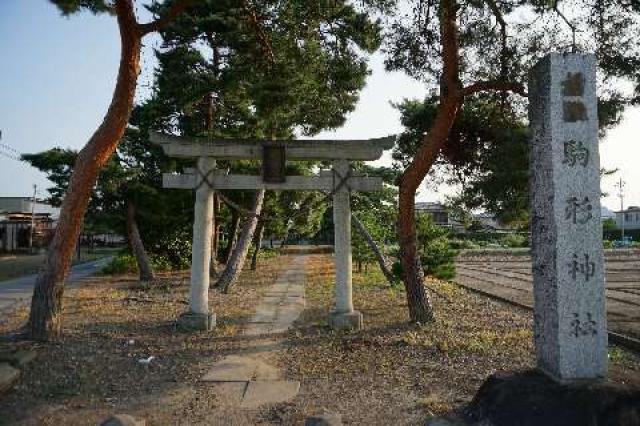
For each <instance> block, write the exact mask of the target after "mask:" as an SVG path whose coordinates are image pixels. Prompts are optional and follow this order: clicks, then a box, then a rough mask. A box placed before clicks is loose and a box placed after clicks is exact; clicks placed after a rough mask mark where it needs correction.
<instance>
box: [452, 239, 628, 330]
mask: <svg viewBox="0 0 640 426" xmlns="http://www.w3.org/2000/svg"><path fill="white" fill-rule="evenodd" d="M605 266H606V283H607V291H606V296H607V322H608V328H609V330H610V331H613V332H616V333H620V334H624V335H627V336H631V337H634V338H636V339H638V338H640V252H637V251H636V252H626V253H624V254H620V253H617V254H614V253H612V252H607V254H606V255H605ZM456 268H457V278H456V281H457V282H458V283H460V284H462V285H463V286H466V287H470V288H472V289H475V290H479V291H483V292H486V293H489V294H493V295H496V296H499V297H502V298H505V299H507V300H511V301H514V302H518V303H521V304H524V305H528V306H533V281H532V277H531V258H530V257H529V256H528V255H519V256H513V255H504V254H501V255H494V254H481V255H463V256H460V257H459V258H458V260H457V262H456Z"/></svg>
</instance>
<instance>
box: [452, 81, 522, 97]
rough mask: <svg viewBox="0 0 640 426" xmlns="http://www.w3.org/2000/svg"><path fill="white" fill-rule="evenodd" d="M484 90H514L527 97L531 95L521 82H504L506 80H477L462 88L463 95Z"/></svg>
mask: <svg viewBox="0 0 640 426" xmlns="http://www.w3.org/2000/svg"><path fill="white" fill-rule="evenodd" d="M484 91H494V92H513V93H517V94H518V95H520V96H523V97H525V98H526V97H528V96H529V95H528V94H527V92H526V90H525V89H524V86H523V85H522V84H520V83H514V82H504V81H496V80H489V81H477V82H475V83H473V84H471V85H470V86H467V87H465V88H464V89H462V91H461V94H462V96H468V95H472V94H474V93H478V92H484Z"/></svg>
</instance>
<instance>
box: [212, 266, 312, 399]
mask: <svg viewBox="0 0 640 426" xmlns="http://www.w3.org/2000/svg"><path fill="white" fill-rule="evenodd" d="M305 264H306V259H305V258H304V257H303V256H296V257H295V258H294V259H293V261H292V262H291V264H290V265H289V268H288V270H286V271H285V272H284V273H283V274H282V275H280V276H279V277H278V279H277V280H276V282H275V283H274V284H273V285H272V286H270V287H269V288H268V289H267V290H266V291H265V295H264V296H263V299H262V301H261V303H260V304H259V305H258V306H257V307H256V310H255V313H254V315H253V316H252V318H251V319H250V320H249V321H248V323H247V325H246V326H245V328H244V334H245V335H247V336H257V335H264V336H265V337H266V339H265V338H261V339H260V341H261V343H256V346H254V348H249V349H248V350H247V351H245V352H244V353H240V354H237V355H229V356H226V357H225V358H223V359H222V360H220V361H218V362H216V363H215V364H214V365H213V367H212V369H211V370H209V371H208V372H207V374H205V376H204V377H203V378H202V379H201V380H202V381H204V382H212V383H213V384H214V385H215V386H216V389H217V392H216V393H226V394H227V395H225V396H224V397H221V403H230V404H232V405H234V406H238V407H241V408H246V409H250V408H256V407H258V406H260V405H263V404H274V403H278V402H284V401H288V400H290V399H292V398H294V397H295V396H296V395H297V394H298V391H299V390H300V382H297V381H288V380H283V379H282V371H281V370H280V369H279V368H277V367H274V366H273V365H271V364H270V363H269V361H270V358H272V357H273V353H274V350H277V348H278V346H279V345H280V343H279V340H277V339H276V338H269V337H267V336H269V335H270V334H280V333H284V332H286V331H287V330H288V329H289V327H291V325H292V324H293V323H294V321H296V320H297V319H298V317H299V316H300V314H301V313H302V312H303V311H304V307H305V302H304V282H305V278H306V276H305V269H304V268H305ZM265 343H269V344H268V345H267V347H268V349H265V348H263V345H264V344H265ZM258 345H260V346H258ZM252 349H255V350H252Z"/></svg>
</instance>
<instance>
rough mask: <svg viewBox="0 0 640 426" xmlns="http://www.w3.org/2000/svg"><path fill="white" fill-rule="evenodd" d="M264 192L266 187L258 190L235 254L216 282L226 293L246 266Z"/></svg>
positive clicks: (234, 251)
mask: <svg viewBox="0 0 640 426" xmlns="http://www.w3.org/2000/svg"><path fill="white" fill-rule="evenodd" d="M264 193H265V191H264V189H262V190H260V191H258V192H256V196H255V199H254V202H253V208H252V209H251V216H250V217H248V218H247V221H246V222H245V224H244V226H243V227H242V233H241V235H240V238H238V243H237V244H236V247H235V249H234V250H233V255H232V256H231V258H230V259H229V261H228V262H227V264H226V265H225V268H224V272H222V275H221V276H220V279H219V280H218V282H217V283H216V286H218V287H219V288H220V289H221V290H222V291H223V292H225V293H228V292H229V290H230V289H231V287H233V285H234V284H235V282H236V281H237V279H238V275H239V273H240V271H241V270H242V267H243V266H244V262H245V259H246V258H247V253H248V251H249V246H250V245H251V239H252V237H253V233H254V232H255V230H256V226H257V225H258V217H259V216H260V212H261V211H262V202H263V201H264Z"/></svg>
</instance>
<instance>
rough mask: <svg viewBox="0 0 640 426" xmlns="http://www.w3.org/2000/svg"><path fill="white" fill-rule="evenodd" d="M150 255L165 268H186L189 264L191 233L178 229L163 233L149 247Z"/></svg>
mask: <svg viewBox="0 0 640 426" xmlns="http://www.w3.org/2000/svg"><path fill="white" fill-rule="evenodd" d="M150 252H151V257H152V258H154V259H157V260H158V263H159V264H161V265H164V266H168V267H167V268H166V269H176V270H181V269H187V268H188V267H189V265H191V235H190V234H188V233H186V232H184V231H180V230H178V231H177V232H173V233H170V234H166V235H163V236H162V237H161V238H160V240H159V241H158V242H157V243H156V244H154V245H153V247H151V249H150Z"/></svg>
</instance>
